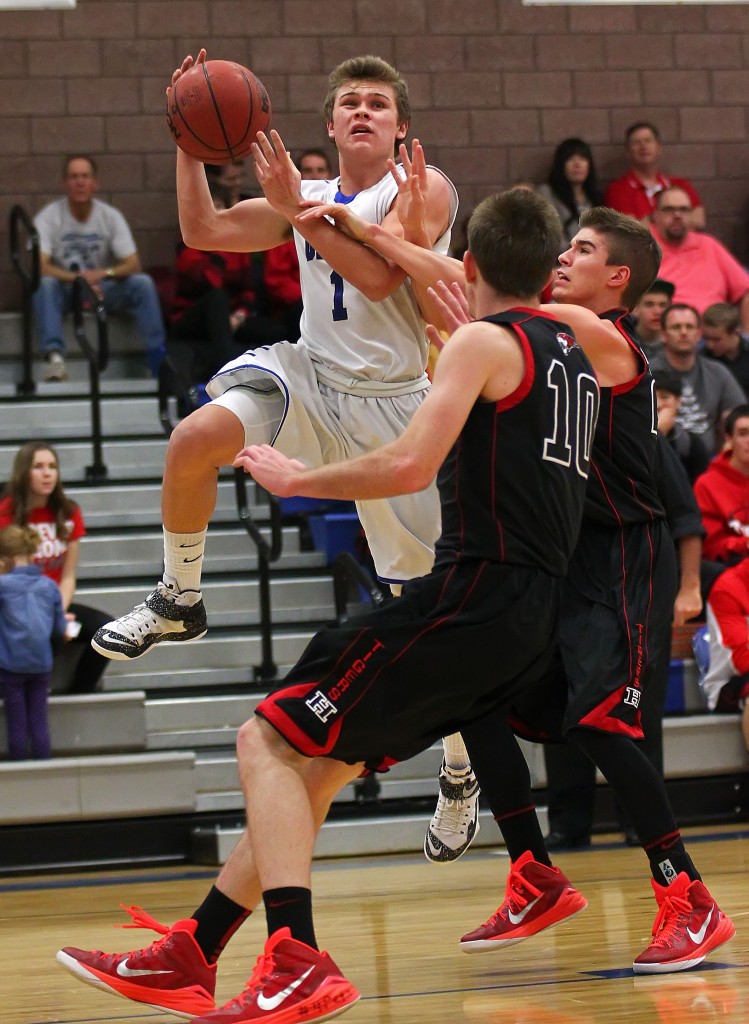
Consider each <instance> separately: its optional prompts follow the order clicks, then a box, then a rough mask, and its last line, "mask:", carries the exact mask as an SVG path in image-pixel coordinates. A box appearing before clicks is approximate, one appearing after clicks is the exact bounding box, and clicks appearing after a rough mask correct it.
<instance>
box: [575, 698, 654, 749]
mask: <svg viewBox="0 0 749 1024" xmlns="http://www.w3.org/2000/svg"><path fill="white" fill-rule="evenodd" d="M626 689H627V686H626V684H625V685H623V686H620V687H619V689H618V690H616V691H615V692H614V693H610V694H609V695H608V697H606V699H605V700H602V701H601V703H600V704H597V705H596V707H594V708H593V710H592V711H589V712H588V714H587V715H586V716H585V718H581V719H580V721H579V722H578V725H587V726H590V727H591V728H593V729H600V730H601V732H612V733H617V734H619V735H622V736H631V737H632V739H633V740H641V739H642V722H641V720H640V711H639V709H638V711H637V718H636V724H635V725H628V724H627V723H626V722H622V720H621V719H620V718H614V717H613V716H612V715H609V711H610V710H611V709H612V708H613V707H615V706H616V705H617V704H619V703H620V702H621V701H622V698H623V696H624V691H625V690H626Z"/></svg>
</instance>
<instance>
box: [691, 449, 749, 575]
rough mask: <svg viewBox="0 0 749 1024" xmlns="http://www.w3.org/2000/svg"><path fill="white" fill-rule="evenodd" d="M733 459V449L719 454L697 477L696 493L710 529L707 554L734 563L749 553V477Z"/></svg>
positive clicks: (704, 518)
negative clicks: (733, 463) (731, 461)
mask: <svg viewBox="0 0 749 1024" xmlns="http://www.w3.org/2000/svg"><path fill="white" fill-rule="evenodd" d="M730 459H731V452H730V451H724V452H721V453H720V455H718V456H716V458H714V459H713V461H712V462H711V463H710V465H709V466H708V469H707V472H705V473H703V474H702V476H700V477H698V478H697V480H696V481H695V484H694V494H695V497H696V498H697V504H698V505H699V507H700V512H701V513H702V522H703V524H704V526H705V530H706V532H707V536H706V537H705V543H704V545H703V549H702V554H703V557H705V558H709V559H714V560H716V561H719V562H727V563H728V564H729V565H733V564H735V563H736V562H738V561H740V560H741V559H742V558H745V557H746V556H747V555H749V477H746V476H744V475H743V473H739V471H738V470H736V469H734V468H733V466H731V464H730Z"/></svg>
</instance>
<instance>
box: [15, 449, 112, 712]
mask: <svg viewBox="0 0 749 1024" xmlns="http://www.w3.org/2000/svg"><path fill="white" fill-rule="evenodd" d="M11 523H15V524H16V525H17V526H30V527H31V528H32V529H33V530H36V532H37V533H38V534H39V542H40V543H39V549H38V550H37V552H36V554H35V555H34V558H33V563H34V564H35V565H38V566H39V567H40V568H41V570H42V573H43V574H44V575H45V576H49V578H50V579H51V580H54V582H55V583H56V584H57V586H58V587H59V588H60V594H61V596H62V605H63V608H64V609H65V612H66V614H67V618H68V620H69V623H70V626H69V630H70V632H69V636H70V639H71V641H72V642H74V643H76V644H78V645H80V646H81V648H82V653H81V657H80V660H79V661H78V666H77V668H76V672H75V676H74V677H73V681H72V683H71V685H70V687H69V689H68V692H69V693H90V692H91V691H92V690H95V689H96V684H97V683H98V681H99V679H100V677H101V674H102V672H103V671H104V669H105V668H106V667H107V664H108V660H107V659H106V658H104V657H102V656H101V655H100V654H99V653H98V652H97V651H95V650H94V649H93V648H92V647H91V637H92V636H93V635H94V633H95V632H96V630H97V629H99V628H100V627H101V626H103V625H105V623H107V622H108V621H109V620H110V618H111V616H110V615H109V614H108V613H106V612H100V611H98V610H97V609H95V608H89V607H88V606H87V605H83V604H78V603H77V602H75V601H74V600H73V598H74V596H75V588H76V572H77V568H78V549H79V546H80V539H81V537H83V536H84V534H85V533H86V528H85V526H84V523H83V516H82V515H81V510H80V508H79V507H78V505H77V504H76V503H75V502H74V501H72V500H71V499H70V498H68V497H67V495H66V494H65V491H64V489H63V486H62V482H61V480H60V470H59V462H58V458H57V452H56V451H55V450H54V448H52V447H51V446H50V445H48V444H47V443H46V442H45V441H32V442H30V443H29V444H25V445H24V446H23V447H22V448H19V450H18V452H17V454H16V458H15V461H14V463H13V472H12V475H11V479H10V483H9V484H8V486H7V487H6V489H5V495H4V496H3V498H2V500H0V528H2V527H3V526H9V525H10V524H11ZM73 623H75V624H77V626H80V632H78V634H77V635H75V636H74V635H73V632H74V631H75V629H76V628H77V626H73V625H72V624H73Z"/></svg>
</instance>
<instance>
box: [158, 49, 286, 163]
mask: <svg viewBox="0 0 749 1024" xmlns="http://www.w3.org/2000/svg"><path fill="white" fill-rule="evenodd" d="M270 117H271V107H270V99H269V97H268V93H267V91H266V89H265V86H264V85H263V83H262V82H261V81H260V79H259V78H256V77H255V75H253V73H252V72H251V71H249V70H248V69H247V68H243V67H242V65H241V64H235V63H234V62H233V61H230V60H209V61H206V62H205V63H204V64H194V65H193V66H192V67H191V68H189V69H188V70H187V71H186V72H185V73H184V74H183V75H182V76H181V77H180V78H178V79H177V81H176V82H175V84H174V85H173V86H172V89H171V93H170V95H169V96H168V97H167V111H166V119H167V123H168V125H169V130H170V131H171V133H172V136H173V137H174V141H175V142H176V143H177V145H178V146H179V147H180V149H182V150H184V152H185V153H187V154H188V155H189V156H192V157H195V159H196V160H202V161H203V162H204V163H208V164H230V163H233V162H234V161H236V160H241V159H242V158H243V157H246V156H247V155H248V154H249V152H250V147H251V146H252V143H253V142H255V135H256V133H257V132H264V131H267V129H268V125H269V124H270Z"/></svg>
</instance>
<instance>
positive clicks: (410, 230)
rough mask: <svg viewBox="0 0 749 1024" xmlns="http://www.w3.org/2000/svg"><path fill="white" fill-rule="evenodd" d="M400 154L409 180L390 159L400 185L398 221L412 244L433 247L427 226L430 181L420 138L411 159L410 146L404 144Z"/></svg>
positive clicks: (390, 165)
mask: <svg viewBox="0 0 749 1024" xmlns="http://www.w3.org/2000/svg"><path fill="white" fill-rule="evenodd" d="M398 152H399V155H400V160H401V164H402V166H403V170H404V171H405V172H406V174H405V177H403V175H402V174H401V173H400V171H399V170H398V166H397V164H396V163H395V161H394V160H388V167H389V169H390V173H391V175H392V176H393V180H394V181H395V183H396V185H397V186H398V201H397V203H396V205H395V209H396V212H397V214H398V220H399V221H400V222H401V226H402V228H403V232H404V235H405V237H406V239H407V240H408V241H409V242H415V243H416V244H417V245H422V244H429V236H428V231H427V224H426V209H427V192H428V188H429V180H428V177H427V165H426V157H425V156H424V147H423V146H422V145H421V143H420V142H419V140H418V139H414V140H413V143H412V145H411V156H410V157H409V155H408V147H407V146H406V145H405V144H404V143H401V145H400V148H399V151H398ZM425 240H426V242H425Z"/></svg>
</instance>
